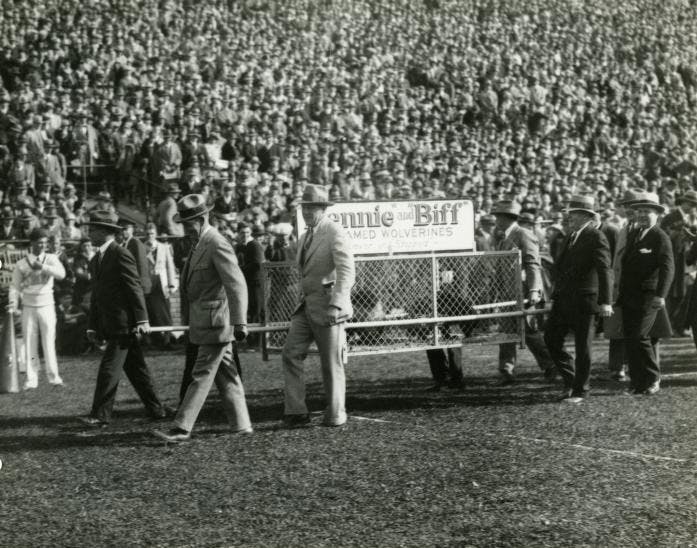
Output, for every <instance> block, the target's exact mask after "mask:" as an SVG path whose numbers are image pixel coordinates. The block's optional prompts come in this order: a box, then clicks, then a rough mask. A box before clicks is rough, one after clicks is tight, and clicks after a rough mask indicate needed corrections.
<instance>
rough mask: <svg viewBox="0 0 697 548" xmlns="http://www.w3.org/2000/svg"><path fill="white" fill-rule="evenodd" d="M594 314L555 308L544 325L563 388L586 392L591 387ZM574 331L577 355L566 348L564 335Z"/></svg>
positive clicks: (583, 393) (582, 393)
mask: <svg viewBox="0 0 697 548" xmlns="http://www.w3.org/2000/svg"><path fill="white" fill-rule="evenodd" d="M594 319H595V316H594V315H593V314H583V313H581V312H577V311H573V310H569V311H562V310H560V309H559V308H557V307H553V308H552V313H551V314H550V316H549V320H548V321H547V326H546V328H545V336H544V341H545V343H546V344H547V348H548V349H549V353H550V355H551V356H552V359H553V360H554V364H555V365H556V366H557V369H558V370H559V373H560V374H561V378H562V380H563V381H564V390H567V391H571V393H572V395H574V396H583V395H585V394H586V393H587V392H588V390H589V389H590V374H591V344H592V342H593V336H594V329H593V327H594ZM569 331H573V332H574V345H575V350H576V359H575V360H574V358H573V356H571V354H569V353H568V352H567V351H566V350H565V349H564V339H565V338H566V335H567V333H569Z"/></svg>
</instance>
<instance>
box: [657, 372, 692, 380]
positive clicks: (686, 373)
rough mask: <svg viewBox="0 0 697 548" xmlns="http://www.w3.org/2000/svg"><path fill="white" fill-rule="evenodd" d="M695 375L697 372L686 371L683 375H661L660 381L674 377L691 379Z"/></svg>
mask: <svg viewBox="0 0 697 548" xmlns="http://www.w3.org/2000/svg"><path fill="white" fill-rule="evenodd" d="M694 375H697V371H687V372H685V373H661V378H662V379H674V378H676V377H692V376H694Z"/></svg>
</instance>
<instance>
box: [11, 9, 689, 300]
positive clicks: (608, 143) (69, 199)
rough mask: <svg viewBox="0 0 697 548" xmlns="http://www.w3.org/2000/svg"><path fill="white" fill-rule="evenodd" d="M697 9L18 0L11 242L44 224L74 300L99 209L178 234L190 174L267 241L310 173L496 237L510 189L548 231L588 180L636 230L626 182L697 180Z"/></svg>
mask: <svg viewBox="0 0 697 548" xmlns="http://www.w3.org/2000/svg"><path fill="white" fill-rule="evenodd" d="M696 17H697V3H696V2H695V1H694V0H665V1H664V2H655V1H653V0H627V1H625V2H616V3H615V2H606V1H602V0H588V1H580V0H510V1H506V2H503V1H495V0H472V1H468V2H462V1H459V0H424V1H420V2H417V1H411V0H382V1H379V2H375V1H372V0H323V1H315V0H297V1H293V2H282V1H280V0H256V1H249V0H247V1H245V0H239V1H233V0H228V1H223V0H217V1H216V0H211V1H206V2H195V1H191V0H157V1H156V0H95V1H93V2H84V1H78V0H60V1H59V0H29V1H24V2H15V3H11V5H6V6H4V8H3V14H2V17H0V81H1V82H0V83H1V84H2V89H0V217H1V218H2V221H1V222H0V224H1V225H2V227H1V228H0V245H8V241H9V240H23V239H25V238H26V237H27V234H28V233H29V231H30V230H31V229H32V228H34V227H35V226H44V227H46V228H47V229H48V230H49V232H50V234H51V235H52V237H53V245H54V249H55V250H56V252H59V253H61V257H63V259H62V260H64V262H65V264H66V266H67V267H68V270H69V275H68V277H67V278H66V280H67V281H66V282H65V283H64V284H62V285H63V286H64V287H62V290H64V294H65V295H71V296H72V297H73V299H72V300H71V301H68V300H67V297H66V300H65V304H66V306H79V305H80V303H81V302H83V297H84V295H85V294H86V293H87V292H88V288H89V280H87V279H86V278H87V276H88V274H87V271H86V268H85V265H86V262H87V261H88V260H89V257H90V254H91V253H92V251H91V249H90V244H89V243H88V242H86V241H85V240H84V237H85V236H86V233H85V228H84V227H83V226H82V224H81V223H82V222H83V221H84V220H85V215H86V212H87V211H88V210H89V209H91V208H95V207H97V208H100V209H104V208H111V207H114V208H116V209H118V210H119V211H121V209H122V206H130V207H132V208H135V209H136V210H141V211H146V212H147V219H148V220H150V221H153V222H154V223H155V224H156V228H157V230H158V231H159V233H160V235H161V236H162V235H164V236H170V237H177V236H181V228H180V227H179V226H178V225H177V224H176V223H174V222H173V220H172V216H173V214H174V213H175V210H176V207H175V204H176V199H177V198H178V197H180V196H183V195H185V194H188V193H192V192H197V193H202V194H204V195H205V196H206V197H207V199H208V200H209V202H210V205H211V207H212V208H213V219H214V220H215V222H216V224H217V225H218V226H219V228H221V230H223V231H224V232H225V233H226V234H227V235H228V236H229V237H231V238H236V239H242V238H244V239H247V238H251V239H252V240H257V241H259V242H260V243H261V246H262V249H263V248H266V249H265V252H264V253H265V258H266V259H267V260H282V259H285V258H288V257H289V256H292V255H291V253H292V252H291V251H289V250H292V249H293V248H292V246H293V243H294V242H293V241H292V240H293V238H292V235H291V231H292V220H293V219H292V214H291V212H292V211H293V208H294V206H295V204H296V202H297V200H298V198H299V196H300V195H301V194H302V191H303V188H304V185H305V184H306V183H313V184H319V185H324V186H326V187H328V188H329V192H330V197H331V198H332V199H335V200H373V199H401V198H438V197H441V198H461V197H465V198H468V199H471V200H472V201H473V202H474V205H475V211H476V214H477V220H478V222H479V225H480V226H479V228H478V230H479V231H480V233H479V242H480V243H483V242H485V241H486V239H487V234H489V233H491V231H492V230H493V228H491V226H492V224H491V219H490V218H489V217H488V215H487V214H488V212H489V210H490V208H491V206H492V204H493V203H495V202H497V201H498V200H500V199H504V198H507V197H509V198H513V199H515V200H518V201H519V202H520V204H521V206H522V211H523V212H524V213H526V214H528V216H529V217H530V222H531V226H532V227H533V228H535V226H536V227H537V230H539V231H540V236H541V238H542V241H543V243H545V241H546V239H545V235H550V236H551V239H549V244H550V246H552V247H553V243H554V235H555V234H556V233H558V232H562V231H563V227H562V223H561V217H560V212H561V211H563V208H564V205H565V203H566V202H567V201H568V200H569V198H570V196H571V195H572V194H592V195H594V196H595V197H596V203H597V204H598V205H599V209H598V212H599V215H601V216H602V218H603V219H604V220H605V222H607V223H615V224H617V225H621V224H622V222H623V213H622V211H621V208H620V207H616V206H617V201H618V199H619V198H620V197H621V196H622V195H623V194H624V192H625V191H626V190H627V189H629V188H638V189H645V190H648V191H654V192H657V193H658V194H659V195H660V197H661V200H662V201H663V203H665V204H667V205H669V206H674V205H675V201H676V198H678V197H680V196H682V195H684V194H685V193H687V192H688V191H690V190H694V189H695V183H696V182H697V176H696V174H697V152H696V150H695V148H694V147H695V146H697V145H696V144H695V143H697V110H695V106H697V26H696V25H695V24H694V21H695V19H696ZM85 190H87V192H85ZM685 219H686V221H687V222H689V223H690V224H695V221H696V220H695V215H694V208H692V209H690V210H689V211H688V213H687V214H686V216H685ZM239 223H244V227H246V228H241V227H240V226H238V225H239ZM543 223H548V224H551V227H548V228H547V230H546V231H545V230H544V229H543V228H541V227H543V226H544V224H543ZM247 229H249V230H247ZM238 233H239V234H238ZM241 233H245V234H247V236H244V237H243V236H240V234H241ZM252 234H253V235H254V237H253V236H252ZM266 234H272V235H273V236H274V238H273V240H272V241H269V239H268V236H267V235H266ZM61 240H63V243H61ZM66 242H70V243H72V244H73V245H71V246H70V253H69V255H70V256H68V255H66V254H65V251H62V250H63V249H64V248H65V247H66ZM244 243H247V242H244ZM686 245H687V244H686ZM174 247H175V262H176V263H177V265H178V264H179V262H180V260H181V250H179V252H177V249H176V247H177V246H176V245H175V246H174ZM249 255H250V256H254V257H256V259H254V260H259V254H258V253H256V252H255V253H249ZM553 255H554V254H553V249H552V250H550V257H551V258H553ZM244 256H245V254H244V253H242V252H241V253H240V257H241V259H242V260H244ZM66 284H69V287H65V285H66ZM59 289H60V288H59Z"/></svg>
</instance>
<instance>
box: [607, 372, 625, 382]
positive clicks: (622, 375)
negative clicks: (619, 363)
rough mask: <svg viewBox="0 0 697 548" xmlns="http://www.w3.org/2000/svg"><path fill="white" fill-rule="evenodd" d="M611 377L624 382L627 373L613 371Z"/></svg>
mask: <svg viewBox="0 0 697 548" xmlns="http://www.w3.org/2000/svg"><path fill="white" fill-rule="evenodd" d="M610 378H611V379H612V380H613V381H617V382H624V381H626V380H627V374H626V373H625V372H624V371H617V372H616V373H613V374H612V375H611V376H610Z"/></svg>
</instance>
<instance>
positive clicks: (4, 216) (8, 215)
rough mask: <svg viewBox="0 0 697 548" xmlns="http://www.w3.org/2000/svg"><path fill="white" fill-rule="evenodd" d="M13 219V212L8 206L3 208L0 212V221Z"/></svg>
mask: <svg viewBox="0 0 697 548" xmlns="http://www.w3.org/2000/svg"><path fill="white" fill-rule="evenodd" d="M14 218H15V212H14V210H13V209H12V208H11V207H10V206H4V207H3V208H2V210H1V211H0V221H9V220H11V219H14Z"/></svg>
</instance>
